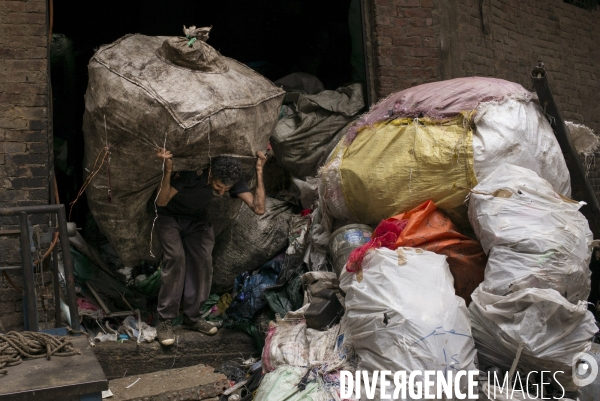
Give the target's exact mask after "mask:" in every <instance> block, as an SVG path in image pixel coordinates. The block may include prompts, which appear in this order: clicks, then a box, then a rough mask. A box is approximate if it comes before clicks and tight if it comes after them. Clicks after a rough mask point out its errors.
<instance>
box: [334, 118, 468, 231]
mask: <svg viewBox="0 0 600 401" xmlns="http://www.w3.org/2000/svg"><path fill="white" fill-rule="evenodd" d="M342 142H344V141H343V140H342ZM472 142H473V131H472V123H471V119H470V118H469V117H468V116H465V115H459V116H457V117H455V118H452V119H448V120H443V121H433V120H430V119H427V118H423V119H408V118H403V119H396V120H392V121H389V122H385V123H379V124H376V125H374V126H370V127H365V128H364V129H363V130H361V131H360V132H359V133H358V135H357V136H356V138H355V139H354V140H353V141H352V143H350V144H349V145H347V146H339V147H338V149H337V151H341V152H343V156H342V158H341V161H340V165H339V173H340V177H341V184H342V192H343V194H344V198H345V203H346V205H347V207H348V210H349V212H350V213H351V215H352V216H349V217H351V218H352V220H355V221H357V222H360V223H365V224H377V223H379V222H380V221H381V220H382V219H385V218H388V217H390V216H394V215H396V214H398V213H401V212H405V211H407V210H411V209H413V208H415V207H416V206H418V205H420V204H422V203H423V202H425V201H427V200H432V201H433V202H435V204H436V205H437V206H438V207H439V208H440V209H442V210H444V211H445V212H446V213H448V215H449V216H450V217H451V218H452V220H454V221H455V223H457V224H459V225H465V224H466V225H467V226H468V221H467V218H466V206H465V205H464V200H465V197H466V196H467V194H468V188H472V187H474V186H475V185H476V184H477V180H476V178H475V172H474V169H473V143H472Z"/></svg>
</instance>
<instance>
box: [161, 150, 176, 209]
mask: <svg viewBox="0 0 600 401" xmlns="http://www.w3.org/2000/svg"><path fill="white" fill-rule="evenodd" d="M156 157H158V158H159V159H160V160H163V162H164V163H165V175H164V177H163V179H162V182H161V183H160V186H159V187H158V191H159V192H158V197H157V198H156V205H157V206H167V204H168V203H169V201H170V200H171V199H173V197H174V196H175V194H176V193H177V190H176V189H175V188H173V187H171V173H172V172H173V160H172V159H173V155H172V154H171V152H169V151H168V150H166V149H164V148H159V149H158V151H157V152H156Z"/></svg>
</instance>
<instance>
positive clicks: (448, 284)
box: [340, 248, 476, 390]
mask: <svg viewBox="0 0 600 401" xmlns="http://www.w3.org/2000/svg"><path fill="white" fill-rule="evenodd" d="M340 282H341V284H340V287H341V289H342V290H343V291H344V292H345V293H346V316H345V318H344V322H343V326H344V330H345V334H346V335H347V336H348V338H347V339H346V341H349V342H350V343H351V344H352V345H353V346H354V349H355V351H356V354H357V355H358V357H359V363H358V367H357V370H366V371H374V370H389V371H392V372H395V371H402V370H404V371H409V372H412V371H415V370H420V371H426V370H435V371H448V370H474V369H475V363H474V361H475V356H476V352H475V345H474V342H473V338H472V337H471V327H470V320H469V316H468V311H467V308H466V307H465V301H464V300H463V299H462V298H460V297H458V296H456V295H455V293H454V287H453V279H452V275H451V274H450V269H449V268H448V263H447V262H446V257H445V256H443V255H437V254H435V253H433V252H428V251H423V250H421V249H417V248H399V249H397V250H396V251H392V250H390V249H386V248H381V249H375V250H373V251H371V252H370V253H369V254H368V255H367V257H366V258H365V261H364V264H363V276H362V279H361V278H360V277H359V276H358V275H356V274H351V273H348V272H347V271H343V272H342V275H341V277H340ZM448 355H451V356H452V358H448ZM461 385H462V386H463V387H464V388H463V390H464V389H466V385H467V383H466V380H465V381H464V383H462V382H461Z"/></svg>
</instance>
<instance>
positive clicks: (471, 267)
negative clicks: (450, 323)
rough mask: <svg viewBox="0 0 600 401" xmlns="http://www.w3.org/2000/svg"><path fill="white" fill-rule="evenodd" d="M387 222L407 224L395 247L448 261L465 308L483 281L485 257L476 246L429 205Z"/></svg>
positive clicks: (426, 203) (479, 246)
mask: <svg viewBox="0 0 600 401" xmlns="http://www.w3.org/2000/svg"><path fill="white" fill-rule="evenodd" d="M387 220H388V221H390V220H408V223H407V224H406V227H405V228H404V230H402V233H401V234H400V235H399V236H398V240H397V241H396V247H401V246H406V247H414V248H421V249H425V250H426V251H431V252H435V253H439V254H441V255H446V256H447V257H448V259H447V260H448V265H450V272H451V273H452V276H453V277H454V289H455V290H456V295H458V296H459V297H462V298H463V299H464V300H465V301H466V303H467V306H468V305H469V304H470V303H471V294H472V293H473V291H474V290H475V288H477V286H478V285H479V284H480V283H481V282H482V281H483V272H484V270H485V265H486V263H487V256H486V255H485V253H484V252H483V248H481V245H480V244H479V242H478V241H475V240H473V239H471V238H469V237H466V236H464V235H462V234H461V233H459V232H458V231H457V230H456V226H455V225H454V223H452V221H450V219H449V218H448V217H447V216H446V215H445V214H444V213H442V212H441V211H440V210H438V208H437V206H436V205H435V203H433V202H432V201H427V202H425V203H423V204H422V205H420V206H418V207H416V208H414V209H413V210H411V211H410V212H406V213H402V214H399V215H397V216H394V217H391V218H389V219H387Z"/></svg>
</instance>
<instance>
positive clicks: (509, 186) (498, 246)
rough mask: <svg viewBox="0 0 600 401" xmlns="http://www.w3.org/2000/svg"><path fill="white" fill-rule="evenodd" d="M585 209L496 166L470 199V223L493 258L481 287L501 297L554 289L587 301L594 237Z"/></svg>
mask: <svg viewBox="0 0 600 401" xmlns="http://www.w3.org/2000/svg"><path fill="white" fill-rule="evenodd" d="M582 205H583V203H582V202H575V201H572V200H570V199H566V198H564V197H562V196H561V195H560V194H558V193H557V192H556V191H555V189H554V188H552V186H551V185H550V183H548V182H547V181H546V180H544V179H543V178H540V177H539V176H538V175H537V174H536V173H535V172H533V171H531V170H528V169H525V168H522V167H518V166H513V165H510V164H503V165H501V166H500V167H498V168H497V169H496V170H495V171H494V172H493V173H492V174H491V175H489V176H488V177H487V178H486V179H484V180H483V181H482V182H481V183H480V184H479V185H477V186H476V187H475V188H474V189H473V193H472V194H471V196H470V201H469V220H470V221H471V225H472V227H473V230H474V231H475V234H476V235H477V238H478V239H479V240H480V241H481V246H482V247H483V249H484V250H485V251H486V253H488V254H489V258H488V263H487V267H486V270H485V279H484V281H483V287H482V288H483V289H484V290H485V291H487V292H491V293H494V294H497V295H507V294H509V293H511V292H515V291H519V290H522V289H526V288H532V287H534V288H552V289H554V290H556V291H558V292H559V293H560V294H562V295H563V296H565V297H566V298H567V299H568V300H569V301H571V302H573V303H577V302H578V301H580V300H587V298H588V296H589V293H590V277H591V271H590V269H589V263H590V259H591V249H590V246H591V241H592V233H591V231H590V229H589V225H588V221H587V219H586V218H585V217H584V216H583V215H582V214H581V212H579V208H580V207H581V206H582Z"/></svg>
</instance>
